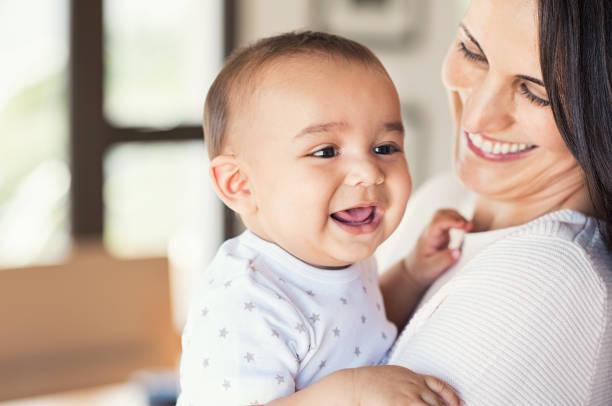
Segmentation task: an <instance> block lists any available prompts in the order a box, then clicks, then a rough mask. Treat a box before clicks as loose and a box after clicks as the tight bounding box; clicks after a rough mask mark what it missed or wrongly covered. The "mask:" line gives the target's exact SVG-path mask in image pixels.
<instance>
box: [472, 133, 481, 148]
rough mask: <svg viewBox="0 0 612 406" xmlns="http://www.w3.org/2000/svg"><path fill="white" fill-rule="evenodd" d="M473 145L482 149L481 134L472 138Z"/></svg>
mask: <svg viewBox="0 0 612 406" xmlns="http://www.w3.org/2000/svg"><path fill="white" fill-rule="evenodd" d="M472 143H473V144H474V145H476V146H477V147H478V148H480V147H482V137H481V136H480V134H474V136H473V138H472Z"/></svg>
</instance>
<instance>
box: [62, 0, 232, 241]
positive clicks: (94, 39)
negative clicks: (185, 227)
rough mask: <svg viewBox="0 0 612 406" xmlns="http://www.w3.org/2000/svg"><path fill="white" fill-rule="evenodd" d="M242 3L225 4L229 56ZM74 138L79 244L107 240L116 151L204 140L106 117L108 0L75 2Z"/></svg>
mask: <svg viewBox="0 0 612 406" xmlns="http://www.w3.org/2000/svg"><path fill="white" fill-rule="evenodd" d="M237 1H238V0H224V4H223V15H224V16H223V19H224V28H223V39H222V40H223V53H224V57H227V56H228V55H229V54H230V53H231V51H232V50H233V49H234V47H235V45H236V36H237V35H236V27H237V25H236V21H237ZM69 43H70V52H69V73H68V75H69V93H68V94H69V101H68V104H69V109H68V115H69V117H68V121H69V123H70V124H69V139H70V152H69V153H70V164H71V175H72V183H71V190H70V196H71V208H70V217H71V225H72V235H73V237H74V238H75V239H76V240H83V239H101V238H102V233H103V228H104V202H103V192H102V189H103V182H104V178H103V176H104V175H103V164H104V155H105V153H106V151H108V149H109V148H110V147H112V146H113V145H115V144H118V143H126V142H154V141H185V140H198V139H202V128H201V127H200V126H177V127H174V128H171V129H163V130H159V129H154V128H138V127H117V126H113V125H112V124H110V123H109V122H108V121H107V120H106V119H105V118H104V113H103V102H104V92H103V85H104V59H103V54H104V26H103V0H90V1H86V2H85V1H78V0H72V1H71V2H70V30H69ZM223 216H224V219H223V225H224V227H223V228H224V229H223V236H224V238H229V237H231V236H233V235H234V234H235V232H234V230H235V229H236V226H237V225H236V221H235V217H234V216H233V214H232V213H231V211H230V210H229V209H228V208H227V207H226V208H225V209H224V211H223Z"/></svg>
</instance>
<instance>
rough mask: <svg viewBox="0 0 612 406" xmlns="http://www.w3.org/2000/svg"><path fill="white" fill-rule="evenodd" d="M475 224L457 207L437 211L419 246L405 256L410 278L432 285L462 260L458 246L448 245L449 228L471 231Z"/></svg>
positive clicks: (418, 243)
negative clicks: (456, 208)
mask: <svg viewBox="0 0 612 406" xmlns="http://www.w3.org/2000/svg"><path fill="white" fill-rule="evenodd" d="M472 227H473V225H472V223H471V222H469V221H467V220H466V219H465V218H463V216H461V214H459V213H458V212H456V211H455V210H450V209H444V210H438V211H437V212H436V213H435V214H434V216H433V219H432V220H431V222H430V223H429V225H428V226H427V228H425V231H423V234H421V236H420V237H419V240H418V241H417V244H416V247H415V248H414V249H413V250H412V252H411V253H410V254H409V255H408V256H407V257H406V258H405V259H404V266H405V268H406V271H407V272H408V274H409V276H410V277H411V279H412V280H413V281H414V282H415V283H417V284H418V285H420V286H422V287H426V286H429V285H430V284H431V283H432V282H433V281H434V280H435V279H436V278H437V277H438V276H440V274H441V273H442V272H444V271H445V270H447V269H448V268H449V267H450V266H451V265H453V264H454V263H455V262H457V260H458V259H459V256H460V251H459V249H450V248H449V247H448V243H449V242H450V235H449V231H450V229H451V228H457V229H461V230H464V231H466V232H469V231H470V230H471V229H472Z"/></svg>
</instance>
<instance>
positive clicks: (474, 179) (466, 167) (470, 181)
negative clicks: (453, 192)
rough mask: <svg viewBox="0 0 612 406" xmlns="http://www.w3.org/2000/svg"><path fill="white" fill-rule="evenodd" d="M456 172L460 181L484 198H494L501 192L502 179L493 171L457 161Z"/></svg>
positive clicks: (455, 164) (455, 163)
mask: <svg viewBox="0 0 612 406" xmlns="http://www.w3.org/2000/svg"><path fill="white" fill-rule="evenodd" d="M453 167H454V172H455V175H456V176H457V178H458V179H459V181H461V183H462V184H463V185H464V186H465V187H466V188H467V189H469V190H471V191H472V192H474V193H476V194H478V195H482V196H494V195H496V194H498V193H499V192H500V190H499V189H500V186H501V183H502V182H500V179H499V178H498V177H496V176H494V174H493V173H491V170H486V169H485V168H479V167H478V166H477V165H472V164H469V163H468V162H465V161H463V162H462V161H459V160H457V159H455V161H454V164H453Z"/></svg>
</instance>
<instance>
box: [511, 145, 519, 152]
mask: <svg viewBox="0 0 612 406" xmlns="http://www.w3.org/2000/svg"><path fill="white" fill-rule="evenodd" d="M516 151H518V144H512V146H511V147H510V152H516Z"/></svg>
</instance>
